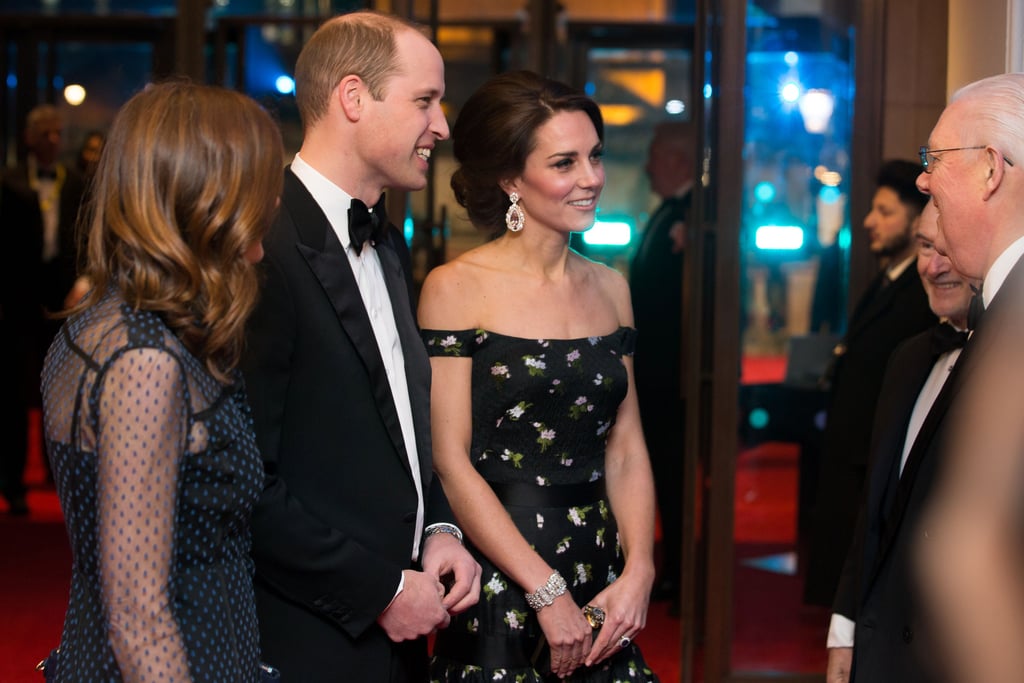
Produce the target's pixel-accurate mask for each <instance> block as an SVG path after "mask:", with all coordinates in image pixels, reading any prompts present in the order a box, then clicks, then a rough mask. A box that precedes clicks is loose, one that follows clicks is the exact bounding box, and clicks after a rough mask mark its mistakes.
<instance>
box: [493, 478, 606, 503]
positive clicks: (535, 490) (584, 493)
mask: <svg viewBox="0 0 1024 683" xmlns="http://www.w3.org/2000/svg"><path fill="white" fill-rule="evenodd" d="M489 483H490V485H491V488H492V489H493V490H494V493H495V495H497V496H498V500H500V501H501V502H502V504H504V505H505V506H506V507H538V508H557V507H572V506H574V505H586V504H587V503H593V502H594V501H595V500H600V499H602V498H604V497H605V487H604V477H602V478H600V479H598V480H597V481H589V482H587V483H585V484H563V485H561V486H557V485H556V486H537V485H535V484H524V483H521V482H505V483H500V482H494V481H492V482H489Z"/></svg>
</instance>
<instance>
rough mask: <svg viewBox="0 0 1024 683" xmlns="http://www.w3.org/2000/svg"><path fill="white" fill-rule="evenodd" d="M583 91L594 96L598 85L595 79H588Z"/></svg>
mask: <svg viewBox="0 0 1024 683" xmlns="http://www.w3.org/2000/svg"><path fill="white" fill-rule="evenodd" d="M583 92H584V93H585V94H586V95H587V97H593V96H594V93H595V92H597V86H596V85H594V82H593V81H587V82H586V83H585V84H584V85H583Z"/></svg>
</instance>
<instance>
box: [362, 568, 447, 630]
mask: <svg viewBox="0 0 1024 683" xmlns="http://www.w3.org/2000/svg"><path fill="white" fill-rule="evenodd" d="M402 574H403V575H404V576H405V585H404V587H403V588H402V592H401V593H399V594H398V595H397V596H395V599H394V600H392V601H391V604H390V605H388V608H387V609H386V610H384V611H383V612H382V613H381V615H380V616H379V617H377V623H378V624H380V626H381V628H383V629H384V632H385V633H387V634H388V638H390V639H391V640H393V641H395V642H396V643H398V642H401V641H403V640H415V639H417V638H420V637H422V636H425V635H428V634H430V633H433V632H434V631H435V630H436V629H439V628H444V627H445V626H447V625H448V623H449V622H450V621H451V619H452V618H451V617H450V616H449V615H448V611H447V610H446V609H445V608H444V605H443V604H442V603H441V599H442V598H443V597H444V586H442V585H441V582H440V581H438V580H437V577H435V576H434V575H432V574H430V573H428V572H417V571H413V570H412V569H406V570H405V571H404V572H402Z"/></svg>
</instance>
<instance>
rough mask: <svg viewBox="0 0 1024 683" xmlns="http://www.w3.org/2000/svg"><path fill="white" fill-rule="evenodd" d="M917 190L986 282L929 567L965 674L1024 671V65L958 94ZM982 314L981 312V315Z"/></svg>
mask: <svg viewBox="0 0 1024 683" xmlns="http://www.w3.org/2000/svg"><path fill="white" fill-rule="evenodd" d="M921 157H922V161H923V162H927V163H926V164H925V169H924V170H925V172H924V173H922V174H921V175H920V176H919V178H918V181H917V183H918V187H919V188H920V189H921V191H922V192H925V193H927V194H930V195H931V196H932V198H933V201H934V202H935V204H936V206H937V207H938V209H939V233H938V237H937V239H936V244H935V246H936V249H938V250H939V251H941V252H943V253H945V254H948V256H949V258H950V260H951V261H952V262H953V265H954V267H955V268H956V269H957V270H958V271H960V272H961V273H963V274H964V275H966V276H968V277H971V278H977V279H981V280H982V281H983V284H982V287H981V290H980V291H979V292H978V293H977V294H976V295H975V297H974V299H975V300H974V304H976V305H974V306H973V308H974V311H975V319H976V320H975V321H974V328H973V332H972V335H971V338H970V340H969V341H968V343H967V346H966V347H965V349H964V352H963V354H962V356H961V358H960V361H959V362H958V363H957V370H956V371H955V372H954V374H953V376H952V377H950V379H949V381H948V382H947V387H949V390H950V392H951V393H952V399H951V400H952V404H951V406H950V408H949V411H948V414H949V418H948V419H946V420H944V421H943V422H944V425H943V433H942V434H940V437H941V438H939V439H937V441H938V442H939V443H942V444H943V451H941V452H939V453H936V455H940V456H942V457H943V462H942V469H941V470H940V471H939V476H940V478H939V479H938V480H937V481H936V486H937V489H936V496H935V504H934V508H933V510H932V512H931V513H930V514H929V515H928V516H927V517H925V519H924V521H923V523H922V524H921V526H920V528H919V530H918V535H917V538H918V544H919V548H918V550H919V555H918V564H917V567H918V569H919V570H920V572H921V574H920V575H921V577H922V578H923V582H922V588H923V595H924V598H925V600H926V603H925V605H926V607H927V610H928V613H929V614H930V615H932V617H933V619H934V621H933V622H932V623H931V624H930V626H931V627H932V634H933V637H934V640H933V641H932V643H931V645H932V651H933V652H934V653H935V654H936V656H938V654H939V653H941V655H942V657H943V660H942V665H943V668H944V670H945V672H946V674H947V677H948V678H949V679H951V680H955V681H972V682H973V681H1009V680H1020V679H1021V676H1022V675H1024V674H1022V671H1024V651H1022V649H1021V647H1020V643H1021V642H1022V640H1024V581H1022V580H1021V577H1022V576H1024V554H1022V544H1021V541H1022V535H1021V524H1022V522H1024V513H1022V510H1024V507H1022V496H1021V493H1022V484H1024V458H1022V457H1021V456H1022V455H1024V355H1022V348H1024V344H1022V338H1024V259H1022V258H1021V257H1022V256H1024V215H1022V213H1024V173H1022V172H1021V169H1019V168H1018V167H1017V166H1015V162H1017V163H1019V162H1020V160H1021V158H1024V74H1020V73H1013V74H1002V75H999V76H993V77H990V78H986V79H983V80H980V81H977V82H974V83H971V84H969V85H967V86H965V87H963V88H962V89H960V90H959V91H957V92H956V93H955V94H954V95H953V97H952V98H951V100H950V103H949V105H948V106H947V107H946V109H945V111H943V113H942V116H941V117H940V118H939V121H938V123H937V124H936V126H935V128H934V129H933V130H932V134H931V137H930V138H929V140H928V147H926V148H922V150H921ZM978 312H984V316H983V317H980V316H979V315H978V314H977V313H978Z"/></svg>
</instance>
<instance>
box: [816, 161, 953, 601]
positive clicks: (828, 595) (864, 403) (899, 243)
mask: <svg viewBox="0 0 1024 683" xmlns="http://www.w3.org/2000/svg"><path fill="white" fill-rule="evenodd" d="M920 172H921V167H920V165H918V164H916V163H914V162H911V161H905V160H901V159H897V160H892V161H887V162H885V163H884V164H883V165H882V167H881V168H880V169H879V171H878V176H877V179H876V183H875V186H876V189H875V194H874V197H873V199H872V202H871V211H870V212H869V213H868V215H867V216H866V217H865V218H864V229H865V230H866V231H867V233H868V239H869V245H870V248H871V252H872V253H873V254H874V255H875V257H876V258H877V259H878V261H879V265H880V266H881V268H880V270H879V272H878V275H877V276H876V277H875V278H874V279H873V280H872V282H871V284H870V285H869V286H868V289H867V291H866V292H864V294H863V295H862V296H861V298H860V300H859V301H858V302H857V305H856V306H855V307H854V309H853V313H852V315H851V316H850V320H849V324H848V325H847V328H846V334H845V336H844V337H843V340H842V341H841V342H840V343H839V344H838V345H836V348H835V351H834V353H835V356H834V358H833V362H832V366H831V368H830V392H829V397H828V404H827V406H828V407H827V418H826V423H825V431H824V433H823V434H822V445H821V463H820V467H819V477H818V484H817V487H816V488H815V491H814V501H815V503H814V515H813V517H812V520H813V521H812V528H811V530H810V532H811V537H810V548H809V557H808V562H807V573H806V576H805V584H804V600H805V601H806V602H807V603H809V604H814V605H823V606H825V605H830V604H831V603H832V598H833V597H834V596H835V593H836V586H837V584H838V582H839V575H840V573H841V572H842V569H843V562H844V561H845V559H846V554H847V551H848V549H849V547H850V542H851V540H852V539H853V534H854V527H855V526H856V521H857V510H858V508H859V505H860V500H861V495H862V493H863V489H864V480H865V476H866V473H867V463H868V452H869V450H870V435H871V424H872V421H873V419H874V414H875V404H876V403H877V401H878V397H879V390H880V389H881V386H882V375H883V374H884V373H885V367H886V363H887V362H888V360H889V355H890V354H891V353H892V351H893V349H895V348H896V346H897V345H899V343H900V342H901V341H903V340H904V339H906V338H908V337H911V336H913V335H915V334H917V333H918V332H921V331H923V330H925V329H927V328H929V327H931V326H932V325H934V324H935V322H936V319H935V315H934V314H933V313H932V312H931V310H930V309H929V308H928V297H927V296H926V295H925V291H924V288H923V287H922V285H921V278H920V277H918V274H917V272H916V271H915V269H914V267H913V264H914V259H915V256H916V252H917V250H916V246H915V243H914V234H915V231H916V229H917V224H918V220H919V217H920V214H921V211H922V210H923V209H924V206H925V204H926V203H927V202H928V197H927V196H925V195H924V194H922V193H921V192H919V191H918V189H917V187H916V186H915V184H914V183H915V182H916V180H917V175H918V173H920Z"/></svg>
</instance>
